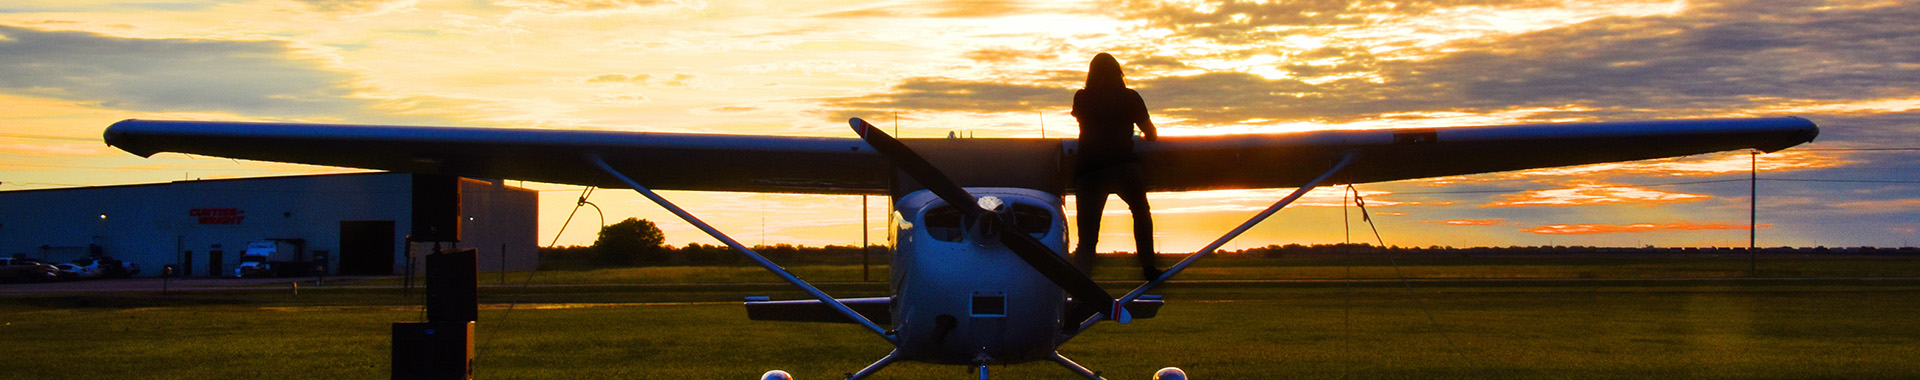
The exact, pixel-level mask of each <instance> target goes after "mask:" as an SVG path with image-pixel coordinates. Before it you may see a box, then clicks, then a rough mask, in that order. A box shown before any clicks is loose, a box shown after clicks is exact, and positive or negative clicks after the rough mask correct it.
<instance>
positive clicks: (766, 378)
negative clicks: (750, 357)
mask: <svg viewBox="0 0 1920 380" xmlns="http://www.w3.org/2000/svg"><path fill="white" fill-rule="evenodd" d="M1182 379H1184V377H1183V378H1182ZM760 380H793V375H791V374H787V371H781V370H777V369H776V370H772V371H767V373H766V374H763V375H760Z"/></svg>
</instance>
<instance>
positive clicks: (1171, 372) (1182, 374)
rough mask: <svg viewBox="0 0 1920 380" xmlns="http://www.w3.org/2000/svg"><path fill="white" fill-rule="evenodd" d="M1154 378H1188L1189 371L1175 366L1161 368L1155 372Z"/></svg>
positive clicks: (1165, 379) (1183, 379)
mask: <svg viewBox="0 0 1920 380" xmlns="http://www.w3.org/2000/svg"><path fill="white" fill-rule="evenodd" d="M1153 380H1187V371H1181V370H1180V369H1179V368H1174V367H1167V368H1161V369H1160V370H1159V371H1156V372H1154V373H1153Z"/></svg>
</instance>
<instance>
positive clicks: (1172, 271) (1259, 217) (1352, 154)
mask: <svg viewBox="0 0 1920 380" xmlns="http://www.w3.org/2000/svg"><path fill="white" fill-rule="evenodd" d="M1359 158H1360V152H1359V151H1347V153H1346V154H1343V155H1341V156H1340V162H1338V163H1335V164H1333V168H1331V169H1327V172H1326V173H1322V174H1320V176H1319V177H1314V179H1313V180H1312V181H1308V182H1307V184H1306V185H1302V186H1300V188H1298V189H1294V190H1293V193H1292V194H1287V197H1286V198H1281V199H1280V201H1279V202H1274V203H1273V205H1272V206H1268V207H1267V209H1266V210H1264V211H1261V212H1260V213H1259V214H1256V215H1254V216H1253V218H1252V219H1247V221H1246V222H1245V223H1240V227H1236V228H1234V229H1233V231H1228V232H1227V234H1226V235H1221V236H1220V238H1219V239H1215V240H1214V241H1213V243H1212V244H1207V247H1206V248H1201V249H1200V251H1199V252H1194V253H1193V254H1192V255H1187V258H1185V259H1181V260H1180V263H1179V264H1174V265H1173V267H1172V268H1167V271H1166V273H1162V274H1160V277H1159V278H1155V279H1153V281H1148V282H1147V283H1146V284H1141V285H1140V287H1138V288H1134V289H1133V291H1131V292H1127V295H1126V296H1124V297H1120V299H1119V300H1117V301H1114V308H1115V309H1119V308H1122V307H1125V306H1126V304H1127V303H1130V302H1133V301H1134V300H1135V299H1139V298H1140V295H1142V294H1146V293H1147V291H1148V290H1153V288H1154V287H1157V286H1160V284H1163V283H1166V282H1167V279H1169V278H1173V276H1174V275H1177V274H1180V271H1183V270H1186V269H1187V267H1188V266H1191V265H1193V262H1194V261H1198V260H1200V258H1201V257H1206V256H1207V254H1211V253H1213V251H1214V250H1217V249H1220V247H1221V246H1224V245H1226V244H1227V242H1228V241H1232V240H1233V238H1236V237H1240V234H1243V233H1246V232H1247V230H1249V229H1252V228H1253V226H1254V225H1257V224H1260V222H1262V221H1265V220H1267V217H1269V216H1273V213H1275V212H1279V211H1280V209H1281V208H1285V207H1287V205H1288V204H1291V203H1293V201H1294V200H1298V199H1300V196H1303V195H1307V191H1310V190H1313V188H1315V187H1318V186H1320V182H1324V181H1326V180H1327V178H1332V177H1333V175H1334V174H1337V173H1340V171H1341V170H1345V169H1346V168H1347V165H1349V164H1352V163H1353V162H1354V161H1355V160H1358V159H1359ZM1100 319H1101V318H1089V319H1087V320H1086V321H1085V322H1082V323H1081V324H1080V330H1081V331H1085V330H1086V329H1087V328H1088V327H1093V324H1095V323H1099V322H1100Z"/></svg>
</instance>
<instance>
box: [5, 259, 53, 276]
mask: <svg viewBox="0 0 1920 380" xmlns="http://www.w3.org/2000/svg"><path fill="white" fill-rule="evenodd" d="M58 278H60V269H59V268H55V267H54V266H52V265H47V264H46V263H42V262H38V261H32V260H20V259H14V258H11V257H0V281H4V282H40V281H52V280H54V279H58Z"/></svg>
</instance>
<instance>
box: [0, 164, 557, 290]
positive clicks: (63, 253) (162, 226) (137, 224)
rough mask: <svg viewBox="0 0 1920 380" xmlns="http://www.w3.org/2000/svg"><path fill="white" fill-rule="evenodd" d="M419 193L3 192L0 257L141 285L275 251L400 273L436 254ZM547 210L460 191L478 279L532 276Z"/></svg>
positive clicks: (346, 267)
mask: <svg viewBox="0 0 1920 380" xmlns="http://www.w3.org/2000/svg"><path fill="white" fill-rule="evenodd" d="M413 181H414V177H413V176H412V175H409V174H404V173H363V174H332V175H309V176H292V177H270V178H249V179H228V180H199V181H178V182H171V183H161V184H147V185H125V186H103V187H84V188H68V189H46V190H22V191H7V192H0V255H5V256H8V257H26V258H34V259H39V260H42V261H47V262H67V261H71V260H73V259H78V258H82V257H89V256H110V257H113V258H116V259H120V260H124V261H130V262H135V263H138V264H139V265H140V268H141V272H140V274H139V275H140V276H156V275H159V274H160V273H161V269H162V268H163V267H164V266H169V265H171V266H174V267H175V268H177V270H179V271H181V272H183V273H186V274H188V275H191V276H209V275H214V274H224V275H231V273H232V272H233V268H235V267H236V266H237V264H238V262H239V260H240V256H241V252H243V251H245V250H246V247H247V245H248V243H251V242H259V241H274V242H278V243H279V246H280V247H281V248H280V249H281V250H283V253H282V254H281V255H285V256H286V257H285V258H283V260H291V261H299V262H315V263H317V262H318V261H320V260H322V259H323V260H324V261H325V262H326V264H327V265H326V266H325V268H326V269H327V273H328V274H335V275H338V274H395V273H402V272H403V271H404V270H406V268H409V265H408V261H409V258H410V256H423V255H425V254H426V253H427V250H428V248H426V247H430V246H429V245H422V244H417V243H416V244H411V245H410V244H408V243H407V241H406V238H407V236H406V234H407V233H408V231H409V227H410V226H411V225H412V222H413V215H412V213H413V199H412V198H413V192H412V189H413ZM538 198H539V194H538V193H536V192H534V191H532V190H527V189H522V188H517V187H510V186H506V184H505V183H504V181H498V182H489V181H480V180H473V179H461V180H460V200H461V210H460V211H461V215H460V219H461V226H460V230H461V239H462V241H461V242H460V243H457V245H456V246H457V247H458V248H475V249H478V250H479V265H480V270H481V271H498V270H501V269H502V268H505V269H506V270H532V269H534V267H536V266H538V265H539V253H538V252H537V246H536V245H537V244H538V243H537V237H536V236H535V235H536V234H537V233H538V228H537V224H538V221H537V216H538V207H539V206H538V204H539V200H538ZM410 246H411V247H410ZM449 248H451V247H449ZM284 251H291V252H292V254H290V255H286V254H285V253H284ZM421 260H424V259H423V258H422V259H421ZM415 262H416V263H418V262H419V261H415ZM414 268H417V265H416V266H414Z"/></svg>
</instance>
